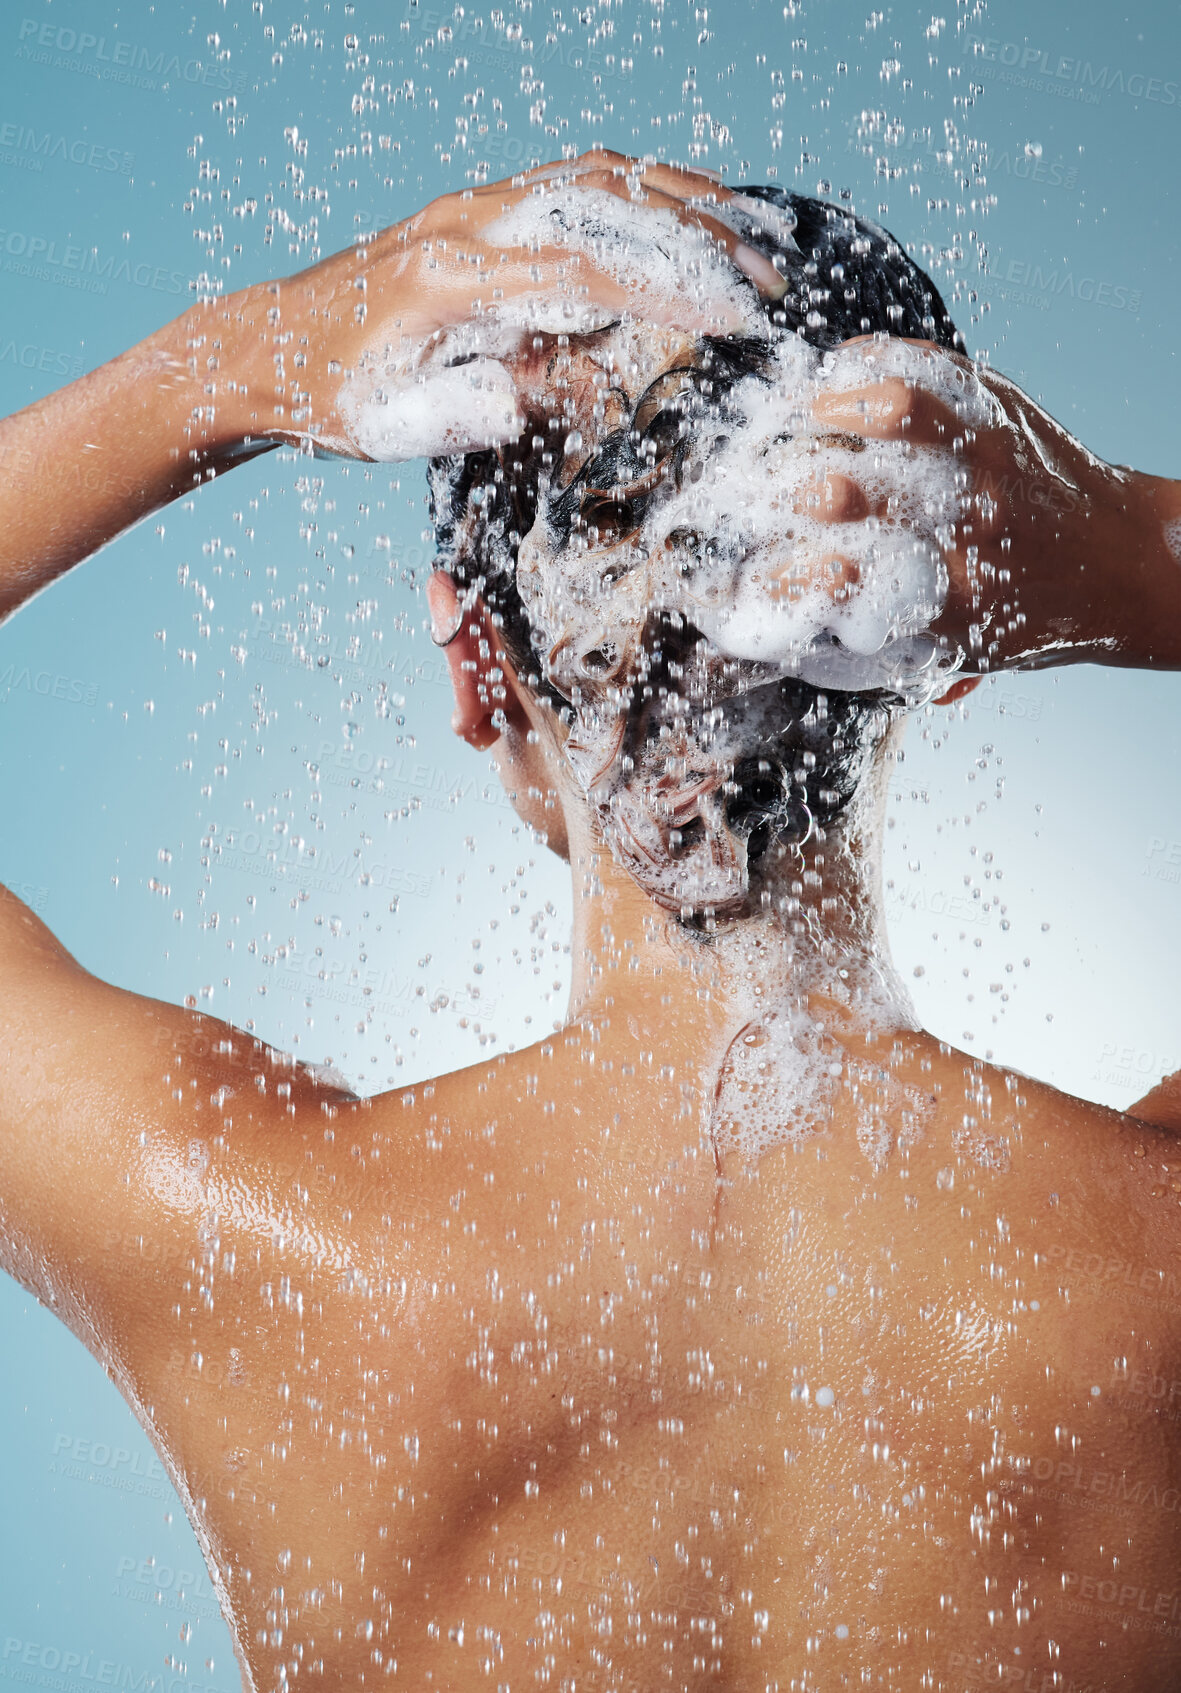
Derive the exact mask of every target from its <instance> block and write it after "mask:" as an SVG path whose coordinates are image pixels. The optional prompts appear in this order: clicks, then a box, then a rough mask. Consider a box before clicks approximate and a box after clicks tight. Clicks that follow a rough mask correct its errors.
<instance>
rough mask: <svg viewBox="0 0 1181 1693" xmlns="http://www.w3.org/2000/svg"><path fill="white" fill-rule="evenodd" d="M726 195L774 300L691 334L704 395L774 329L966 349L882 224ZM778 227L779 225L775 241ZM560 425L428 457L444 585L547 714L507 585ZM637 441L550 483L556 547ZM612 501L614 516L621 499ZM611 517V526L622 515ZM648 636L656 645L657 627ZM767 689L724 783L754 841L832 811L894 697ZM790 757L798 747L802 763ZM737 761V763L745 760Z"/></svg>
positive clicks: (822, 205) (545, 691)
mask: <svg viewBox="0 0 1181 1693" xmlns="http://www.w3.org/2000/svg"><path fill="white" fill-rule="evenodd" d="M736 192H738V193H740V194H742V195H744V196H745V197H746V199H747V201H748V202H764V203H766V204H767V206H768V208H769V213H768V216H767V218H766V222H765V224H764V223H761V222H760V220H759V217H758V214H757V212H756V211H754V210H753V208H751V207H748V208H747V210H746V212H745V213H744V214H743V220H744V223H745V224H746V227H744V229H743V233H742V239H743V240H744V241H746V242H747V244H748V245H750V246H752V247H755V248H756V249H757V250H758V251H760V252H761V253H763V254H764V256H765V257H767V258H769V259H770V260H771V261H772V263H773V264H774V265H775V267H776V269H777V270H778V271H779V273H780V274H781V275H782V276H783V277H784V278H785V280H786V281H787V284H788V290H787V293H786V294H785V295H784V297H783V298H782V299H780V300H777V301H764V302H763V310H764V314H765V317H766V319H767V337H766V339H765V340H764V339H762V338H760V337H758V336H757V335H750V334H747V335H742V336H731V337H712V336H706V337H702V339H701V342H700V361H701V372H703V373H704V374H705V376H706V378H707V379H708V386H709V391H710V395H711V398H713V399H716V398H718V397H719V396H721V395H724V394H725V392H726V391H727V390H728V389H729V388H731V387H733V385H734V384H735V383H736V382H737V381H739V380H740V379H741V378H742V377H744V376H746V375H749V374H752V373H759V372H761V371H763V370H764V369H765V368H766V366H767V365H768V363H769V360H770V354H771V351H772V348H773V345H774V342H775V341H776V340H777V339H779V338H780V337H782V335H783V334H784V333H793V332H794V333H795V334H797V335H798V336H799V337H800V338H801V339H802V340H803V341H804V342H806V343H807V344H808V345H809V346H811V347H814V348H816V349H817V350H818V351H821V352H828V351H831V350H832V349H833V348H835V347H837V346H839V345H840V344H841V343H842V342H844V341H849V340H852V339H853V338H855V337H857V336H861V335H869V334H875V333H878V334H885V335H890V336H903V337H908V338H912V339H919V340H928V341H933V342H935V343H936V344H937V345H939V346H941V347H945V348H947V349H948V350H950V351H955V352H962V351H963V350H964V343H963V339H962V337H961V335H960V333H959V331H958V330H957V329H956V327H955V325H954V323H953V322H952V320H951V317H950V315H949V313H948V311H947V307H946V306H945V305H944V302H943V299H942V296H941V295H940V293H939V290H938V289H937V288H936V286H935V284H934V283H933V282H932V281H931V279H930V277H929V276H928V275H927V274H926V272H925V271H923V270H922V269H921V268H920V267H919V266H918V265H917V264H915V263H914V261H913V260H912V259H910V258H909V257H908V256H907V254H906V252H905V251H904V249H903V248H902V246H901V244H900V243H899V242H898V241H897V240H895V238H894V237H893V236H892V235H891V234H890V233H889V231H888V230H886V229H883V228H882V227H881V225H880V224H876V223H873V222H871V221H870V220H869V219H866V218H861V217H857V216H854V214H853V213H852V212H849V211H847V210H845V209H844V208H842V207H839V206H833V205H830V204H828V203H826V202H825V201H822V200H815V199H812V198H810V197H809V196H807V195H802V194H793V193H791V192H789V191H788V190H786V189H782V188H777V187H742V188H740V189H738V190H736ZM788 224H791V225H792V236H791V238H790V239H786V240H785V239H783V231H784V230H785V228H786V226H787V225H788ZM636 415H637V417H638V415H639V410H638V408H637V414H636ZM564 430H565V423H564V420H562V419H560V418H553V417H549V418H537V419H535V420H531V426H530V427H529V428H527V429H526V430H525V432H524V434H523V435H522V437H521V439H520V441H519V442H517V443H514V444H511V445H509V446H507V447H501V448H495V449H490V450H489V451H486V452H479V453H468V454H466V455H464V456H463V457H455V458H435V459H432V460H431V461H430V466H429V486H430V500H431V515H432V518H433V521H434V524H435V532H436V539H437V544H438V548H439V555H440V556H439V561H438V562H439V565H440V566H441V567H442V568H444V569H446V570H447V571H448V572H449V574H450V575H451V576H452V578H453V579H454V580H455V582H456V584H457V586H460V587H465V586H471V587H475V588H476V589H477V590H478V591H479V593H480V596H481V598H482V599H483V601H484V603H485V605H486V606H487V607H488V608H489V610H490V611H491V612H492V614H493V617H494V619H495V621H496V622H497V624H498V625H499V628H500V633H501V636H502V639H503V641H504V645H505V650H506V652H507V653H508V656H509V657H510V659H511V660H512V662H513V665H514V667H515V669H516V670H517V672H518V674H519V675H520V676H521V677H522V679H523V680H524V681H525V682H526V683H527V685H529V686H530V687H531V688H533V689H534V690H535V691H536V692H537V693H538V695H539V696H541V697H548V698H549V700H550V702H551V703H552V704H554V705H555V706H556V707H557V709H558V710H559V711H566V710H568V702H567V701H565V700H564V699H562V698H561V696H560V695H559V694H558V693H557V690H556V689H555V688H554V686H553V684H552V682H551V680H550V678H549V677H548V676H546V675H545V674H543V669H544V667H543V666H542V665H540V664H539V662H538V659H537V656H536V653H535V651H534V647H533V641H532V635H533V631H532V630H531V628H530V624H529V620H528V617H527V615H526V612H525V608H524V606H523V604H522V601H521V598H520V595H519V593H518V591H517V585H516V561H517V552H518V548H519V546H520V542H521V540H522V538H523V537H524V536H525V535H526V534H528V532H529V531H530V529H532V527H533V524H534V521H535V518H536V515H537V510H538V504H539V497H540V490H541V488H542V486H543V484H545V485H547V486H548V485H549V484H550V480H551V478H552V476H553V473H554V470H555V468H556V467H560V466H561V463H562V458H563V440H564ZM685 433H686V431H685V427H684V425H682V427H681V430H680V434H681V437H682V439H681V440H680V441H679V442H676V443H675V444H670V446H669V451H670V452H671V453H679V454H681V455H682V456H683V455H684V454H685V452H686V451H687V450H688V448H689V447H691V441H690V442H688V443H687V442H686V441H685V440H684V439H683V437H684V436H685ZM640 445H641V443H640V441H639V438H638V434H637V430H636V429H635V428H630V429H623V430H618V431H616V432H615V433H614V434H612V435H609V436H608V437H607V438H606V439H604V440H603V441H602V442H600V443H598V444H597V445H596V450H595V452H594V453H593V454H592V455H591V457H590V458H589V459H588V460H587V461H586V462H585V463H584V464H583V465H582V466H581V468H580V469H579V471H578V472H577V474H576V475H575V476H574V477H573V478H572V480H571V481H570V483H569V485H568V486H566V487H564V488H560V489H555V488H554V487H552V486H550V487H549V500H548V504H547V519H548V521H549V523H550V527H551V531H552V536H551V538H552V540H553V542H554V544H555V546H557V547H560V546H561V545H563V544H564V543H565V541H566V540H568V538H569V536H570V534H571V532H572V530H573V529H574V528H575V527H576V526H578V525H579V523H580V522H582V523H584V524H585V522H586V521H587V519H586V512H587V501H588V499H593V498H594V497H595V495H596V493H597V492H598V491H599V490H603V489H605V488H606V489H615V488H618V487H620V486H621V485H624V484H627V483H629V482H631V483H633V484H638V483H639V481H640V479H641V477H642V472H643V470H644V468H645V466H648V467H650V465H651V460H650V459H649V460H647V461H645V460H643V458H642V454H641V453H640V452H639V447H640ZM613 497H614V498H615V499H616V502H617V504H616V510H617V511H618V496H613ZM600 498H601V496H600ZM592 521H593V518H592ZM618 521H619V524H620V526H621V527H622V526H623V523H624V521H625V519H624V518H623V516H622V514H619V516H618ZM689 633H690V634H693V633H695V632H693V631H690V632H689ZM653 634H654V636H655V638H656V643H657V644H658V645H659V641H660V636H661V631H660V630H654V631H653ZM669 634H671V631H665V635H666V636H667V635H669ZM683 642H684V636H683V635H679V636H677V637H676V644H677V645H678V646H682V645H683ZM779 689H780V694H781V698H782V705H783V711H784V728H783V731H782V734H781V735H778V736H776V745H775V747H774V749H772V748H770V747H761V748H759V749H757V754H758V756H755V757H754V758H753V760H752V761H743V765H740V766H739V767H737V768H736V770H735V773H734V781H733V782H732V783H730V784H729V785H728V786H729V788H730V790H731V797H730V800H729V802H728V806H727V811H728V816H729V819H730V822H731V825H732V826H733V827H736V828H738V827H740V828H741V831H742V832H743V834H744V836H746V837H747V838H748V839H749V840H750V842H751V845H752V847H753V846H754V845H755V844H756V843H758V842H762V843H764V844H765V842H766V840H767V838H768V835H769V834H777V835H778V837H779V838H784V837H787V838H791V837H793V836H794V838H797V839H799V838H802V834H806V833H807V831H808V829H809V828H810V827H811V823H812V821H813V820H815V821H816V822H818V823H820V824H822V825H823V824H825V823H828V822H831V821H833V820H834V819H835V818H836V817H837V816H838V815H839V814H840V812H841V811H842V810H843V809H844V807H845V806H846V805H847V804H848V801H849V799H850V798H851V797H852V794H853V792H854V791H855V789H856V786H857V781H858V778H859V776H860V773H861V770H862V769H863V767H864V745H865V743H866V741H867V740H868V739H869V738H870V737H871V736H872V735H873V732H874V730H875V729H876V731H877V735H878V736H880V733H881V730H882V726H883V725H884V723H885V722H886V721H887V720H888V713H889V708H890V706H892V705H897V704H898V703H899V702H898V701H897V699H896V697H895V696H892V695H889V694H886V693H883V692H877V693H843V692H841V691H839V690H836V689H824V690H819V689H816V688H813V687H810V686H809V685H808V684H807V683H804V682H797V681H792V682H787V683H781V684H779ZM874 738H877V737H876V736H874ZM802 752H806V754H807V757H805V758H804V759H803V762H802V764H801V760H800V755H801V753H802ZM747 763H750V765H751V768H750V769H749V770H745V769H744V766H745V764H747ZM793 819H794V821H793ZM751 856H752V858H753V857H754V856H755V854H754V852H752V853H751Z"/></svg>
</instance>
